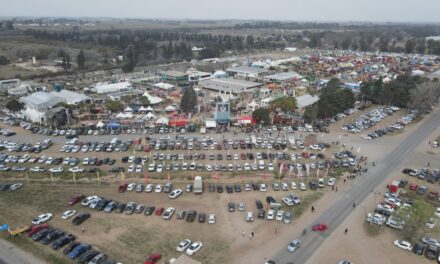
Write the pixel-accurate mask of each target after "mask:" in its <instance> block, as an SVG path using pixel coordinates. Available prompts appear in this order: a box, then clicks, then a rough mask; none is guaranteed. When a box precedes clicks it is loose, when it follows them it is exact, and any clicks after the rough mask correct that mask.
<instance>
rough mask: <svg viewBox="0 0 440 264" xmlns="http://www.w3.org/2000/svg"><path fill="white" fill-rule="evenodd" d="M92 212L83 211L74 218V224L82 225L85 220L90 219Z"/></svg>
mask: <svg viewBox="0 0 440 264" xmlns="http://www.w3.org/2000/svg"><path fill="white" fill-rule="evenodd" d="M89 217H90V214H89V213H81V214H78V215H77V216H76V217H75V218H74V219H73V220H72V224H74V225H80V224H82V223H83V222H84V221H86V220H87V219H89Z"/></svg>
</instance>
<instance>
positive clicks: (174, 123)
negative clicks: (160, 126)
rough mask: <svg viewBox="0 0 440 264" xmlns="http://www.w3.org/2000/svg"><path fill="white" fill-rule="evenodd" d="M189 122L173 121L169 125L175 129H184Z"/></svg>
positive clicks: (183, 120)
mask: <svg viewBox="0 0 440 264" xmlns="http://www.w3.org/2000/svg"><path fill="white" fill-rule="evenodd" d="M187 122H188V120H186V119H173V120H170V123H169V125H170V126H173V127H175V126H178V127H184V126H186V123H187Z"/></svg>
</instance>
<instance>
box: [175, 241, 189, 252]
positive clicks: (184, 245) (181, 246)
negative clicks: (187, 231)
mask: <svg viewBox="0 0 440 264" xmlns="http://www.w3.org/2000/svg"><path fill="white" fill-rule="evenodd" d="M190 245H191V240H189V239H184V240H182V241H180V243H179V245H177V248H176V250H177V251H178V252H184V251H185V250H186V249H187V248H188V247H189V246H190Z"/></svg>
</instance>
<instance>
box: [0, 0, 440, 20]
mask: <svg viewBox="0 0 440 264" xmlns="http://www.w3.org/2000/svg"><path fill="white" fill-rule="evenodd" d="M0 2H3V4H2V5H1V6H2V7H1V8H0V16H58V17H59V16H68V17H120V18H124V17H130V18H190V19H223V18H224V19H230V18H232V19H269V20H300V21H304V20H307V21H377V22H387V21H390V22H440V0H264V1H263V0H155V1H152V0H1V1H0Z"/></svg>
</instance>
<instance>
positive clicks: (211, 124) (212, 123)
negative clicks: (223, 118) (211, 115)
mask: <svg viewBox="0 0 440 264" xmlns="http://www.w3.org/2000/svg"><path fill="white" fill-rule="evenodd" d="M205 124H206V128H214V127H217V123H216V122H215V121H213V120H206V121H205Z"/></svg>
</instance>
